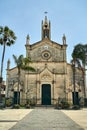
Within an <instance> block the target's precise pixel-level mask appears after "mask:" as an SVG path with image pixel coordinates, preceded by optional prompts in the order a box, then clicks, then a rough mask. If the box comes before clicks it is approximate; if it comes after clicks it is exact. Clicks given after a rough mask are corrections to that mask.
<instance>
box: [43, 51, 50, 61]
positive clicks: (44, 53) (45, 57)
mask: <svg viewBox="0 0 87 130" xmlns="http://www.w3.org/2000/svg"><path fill="white" fill-rule="evenodd" d="M50 56H51V54H50V52H49V51H44V52H42V58H43V59H45V60H48V59H49V58H50Z"/></svg>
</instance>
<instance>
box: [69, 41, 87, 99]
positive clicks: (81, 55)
mask: <svg viewBox="0 0 87 130" xmlns="http://www.w3.org/2000/svg"><path fill="white" fill-rule="evenodd" d="M86 52H87V44H85V45H83V44H80V43H79V44H77V45H76V46H75V47H74V49H73V52H72V58H73V60H72V61H73V62H72V63H74V64H73V82H74V94H75V65H76V64H77V65H78V67H79V68H80V69H81V70H82V74H83V85H84V97H85V82H84V79H85V77H84V76H85V73H84V72H85V66H86V64H87V62H86ZM75 98H76V97H75V95H74V101H75Z"/></svg>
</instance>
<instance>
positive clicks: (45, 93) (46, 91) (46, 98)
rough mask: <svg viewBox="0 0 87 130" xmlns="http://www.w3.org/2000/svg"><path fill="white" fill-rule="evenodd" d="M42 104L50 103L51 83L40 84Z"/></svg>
mask: <svg viewBox="0 0 87 130" xmlns="http://www.w3.org/2000/svg"><path fill="white" fill-rule="evenodd" d="M42 105H51V85H50V84H42Z"/></svg>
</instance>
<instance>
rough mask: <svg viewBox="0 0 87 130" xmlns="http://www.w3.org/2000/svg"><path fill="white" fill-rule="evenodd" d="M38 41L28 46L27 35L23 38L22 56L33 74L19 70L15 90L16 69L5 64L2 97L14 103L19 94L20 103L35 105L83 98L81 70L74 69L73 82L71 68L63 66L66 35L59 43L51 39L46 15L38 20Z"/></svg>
mask: <svg viewBox="0 0 87 130" xmlns="http://www.w3.org/2000/svg"><path fill="white" fill-rule="evenodd" d="M41 34H42V38H41V41H38V42H36V43H33V44H30V38H29V35H27V37H26V44H25V48H26V57H30V58H31V60H32V63H30V64H29V65H30V66H32V67H33V68H35V72H32V71H24V70H21V75H20V84H19V87H18V69H17V67H15V68H10V61H8V64H7V81H6V82H7V90H6V97H12V98H14V102H15V103H17V94H19V102H20V104H23V103H26V99H29V100H30V99H33V100H35V104H37V105H38V104H40V105H52V104H56V102H57V101H58V99H66V100H67V101H68V102H70V103H71V104H73V103H74V93H75V94H76V98H77V99H79V98H81V97H83V98H84V96H85V88H84V84H83V80H82V79H83V75H82V71H81V70H80V69H79V68H75V81H74V75H73V74H74V73H73V66H72V65H71V64H68V63H67V43H66V36H65V35H63V37H62V44H59V43H57V42H55V41H52V40H51V23H50V21H48V19H47V16H45V19H44V20H43V21H42V32H41Z"/></svg>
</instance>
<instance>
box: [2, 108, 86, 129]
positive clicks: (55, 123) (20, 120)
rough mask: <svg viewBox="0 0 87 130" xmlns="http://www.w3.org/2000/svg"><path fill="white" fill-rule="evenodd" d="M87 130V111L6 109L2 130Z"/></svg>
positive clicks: (3, 112) (3, 115)
mask: <svg viewBox="0 0 87 130" xmlns="http://www.w3.org/2000/svg"><path fill="white" fill-rule="evenodd" d="M83 128H84V130H87V109H81V110H55V109H49V108H47V109H45V108H44V109H43V108H41V109H34V110H31V109H4V110H0V130H83Z"/></svg>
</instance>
